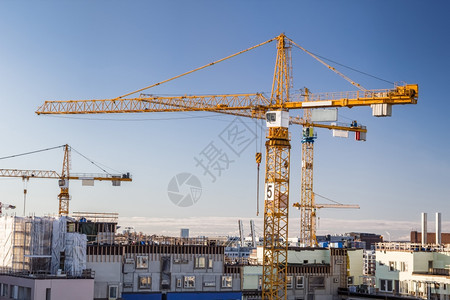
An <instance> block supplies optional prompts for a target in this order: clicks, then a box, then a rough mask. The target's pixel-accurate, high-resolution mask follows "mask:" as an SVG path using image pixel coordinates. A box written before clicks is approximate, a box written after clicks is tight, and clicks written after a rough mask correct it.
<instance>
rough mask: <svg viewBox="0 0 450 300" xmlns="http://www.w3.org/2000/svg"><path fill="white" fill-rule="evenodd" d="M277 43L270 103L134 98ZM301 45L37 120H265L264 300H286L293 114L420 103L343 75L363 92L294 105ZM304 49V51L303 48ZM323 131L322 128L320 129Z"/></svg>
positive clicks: (409, 88)
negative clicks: (192, 116)
mask: <svg viewBox="0 0 450 300" xmlns="http://www.w3.org/2000/svg"><path fill="white" fill-rule="evenodd" d="M273 41H276V43H277V55H276V62H275V72H274V78H273V83H272V90H271V95H270V97H265V96H264V95H263V94H261V93H256V94H228V95H203V96H178V97H159V96H155V95H146V94H141V95H140V96H139V97H134V98H133V97H131V98H127V97H128V96H130V95H133V94H135V93H139V92H142V91H143V90H146V89H149V88H152V87H155V86H158V85H160V84H162V83H165V82H168V81H171V80H174V79H176V78H179V77H181V76H184V75H187V74H190V73H192V72H195V71H198V70H201V69H204V68H206V67H209V66H212V65H215V64H217V63H219V62H222V61H224V60H226V59H229V58H231V57H234V56H236V55H239V54H241V53H244V52H247V51H249V50H252V49H255V48H257V47H260V46H262V45H265V44H267V43H270V42H273ZM292 45H296V46H297V47H300V46H298V45H297V44H295V43H294V42H293V41H292V40H291V39H289V38H287V37H286V36H285V35H284V34H281V35H279V36H277V37H275V38H272V39H270V40H268V41H266V42H263V43H261V44H259V45H256V46H253V47H250V48H248V49H246V50H243V51H240V52H238V53H235V54H233V55H230V56H228V57H225V58H223V59H220V60H218V61H215V62H213V63H210V64H207V65H204V66H202V67H199V68H197V69H194V70H192V71H189V72H186V73H183V74H180V75H178V76H175V77H172V78H170V79H167V80H165V81H162V82H158V83H155V84H152V85H150V86H147V87H144V88H142V89H139V90H136V91H133V92H130V93H127V94H125V95H122V96H120V97H117V98H114V99H100V100H69V101H45V103H44V104H43V105H42V106H41V107H39V108H38V110H37V111H36V113H37V114H103V113H136V112H180V111H210V112H220V113H226V114H231V115H237V116H244V117H253V118H264V117H265V118H266V124H267V127H268V130H267V132H266V138H267V140H266V144H265V145H266V156H265V159H266V169H265V189H264V190H265V193H264V194H265V201H264V244H263V246H264V259H263V282H262V297H263V299H286V289H287V285H286V284H287V282H286V279H287V277H286V276H287V272H286V270H287V250H288V248H287V247H288V245H287V238H288V213H289V173H290V147H291V145H290V134H289V129H288V127H289V110H293V109H305V108H307V109H312V108H326V107H355V106H373V107H372V109H373V110H374V111H375V110H376V111H377V112H378V111H380V110H381V112H383V111H384V110H388V109H389V108H390V106H391V105H394V104H415V103H417V96H418V86H417V85H405V86H402V87H396V88H394V89H385V90H366V89H363V88H362V87H360V86H359V85H358V84H355V83H354V82H352V81H351V80H349V79H348V78H347V77H345V76H344V75H343V74H341V73H339V72H337V71H336V70H334V69H332V70H333V71H335V72H337V73H338V74H339V75H341V76H342V77H344V78H345V79H347V80H349V81H350V82H351V83H352V84H354V85H356V86H357V87H358V88H359V89H361V90H360V91H355V92H340V93H327V94H309V95H308V96H307V98H306V97H305V96H300V99H298V100H295V101H294V100H292V98H291V96H290V89H291V86H292V77H291V66H292V64H291V48H292ZM301 49H303V48H301ZM291 121H292V122H293V123H294V124H301V125H308V123H307V122H306V121H305V120H300V119H295V118H294V119H291ZM318 127H319V126H318Z"/></svg>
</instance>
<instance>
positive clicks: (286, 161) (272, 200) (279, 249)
mask: <svg viewBox="0 0 450 300" xmlns="http://www.w3.org/2000/svg"><path fill="white" fill-rule="evenodd" d="M290 50H291V47H290V45H288V44H287V43H286V41H285V38H284V35H280V36H279V37H278V42H277V60H276V65H275V72H274V81H273V85H272V97H271V99H272V103H276V104H278V105H280V104H282V103H284V102H286V101H288V100H289V88H290V81H291V80H290V74H289V68H288V66H289V58H290V54H289V52H290ZM286 115H287V116H289V114H288V112H287V111H283V110H281V109H280V110H278V111H275V112H268V113H267V114H266V116H267V119H268V120H270V119H271V117H273V116H275V118H276V120H275V124H274V125H269V126H270V127H269V128H268V131H267V135H266V138H267V141H266V174H265V194H266V195H265V201H264V242H263V251H264V259H263V278H262V299H263V300H264V299H286V288H287V286H286V284H287V280H286V279H287V252H288V243H287V242H288V217H289V169H290V149H291V145H290V136H289V128H288V126H289V123H288V122H284V123H285V124H283V117H284V116H286ZM268 124H269V123H268Z"/></svg>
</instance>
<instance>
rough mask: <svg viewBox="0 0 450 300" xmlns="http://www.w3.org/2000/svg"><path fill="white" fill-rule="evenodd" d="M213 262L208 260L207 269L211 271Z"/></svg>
mask: <svg viewBox="0 0 450 300" xmlns="http://www.w3.org/2000/svg"><path fill="white" fill-rule="evenodd" d="M213 262H214V261H213V260H212V259H208V269H212V268H213Z"/></svg>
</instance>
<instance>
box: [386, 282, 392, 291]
mask: <svg viewBox="0 0 450 300" xmlns="http://www.w3.org/2000/svg"><path fill="white" fill-rule="evenodd" d="M386 281H387V291H388V292H392V280H386Z"/></svg>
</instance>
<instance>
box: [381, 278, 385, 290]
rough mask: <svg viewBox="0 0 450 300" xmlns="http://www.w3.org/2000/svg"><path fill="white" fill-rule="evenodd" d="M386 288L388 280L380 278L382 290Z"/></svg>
mask: <svg viewBox="0 0 450 300" xmlns="http://www.w3.org/2000/svg"><path fill="white" fill-rule="evenodd" d="M385 290H386V280H384V279H380V291H385Z"/></svg>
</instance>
